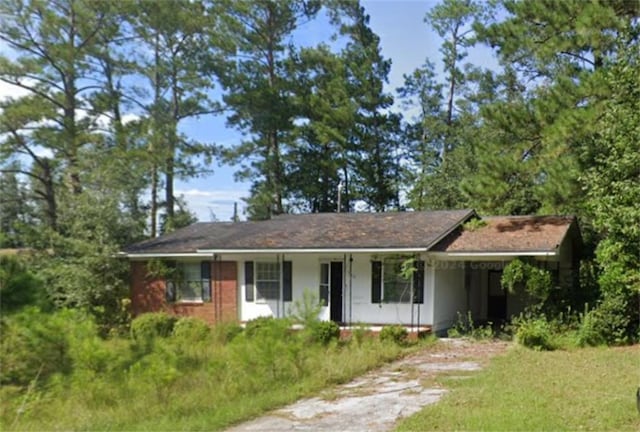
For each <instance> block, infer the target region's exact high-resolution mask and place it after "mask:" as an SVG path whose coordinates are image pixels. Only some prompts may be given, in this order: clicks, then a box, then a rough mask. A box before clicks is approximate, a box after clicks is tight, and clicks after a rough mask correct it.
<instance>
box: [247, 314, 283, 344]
mask: <svg viewBox="0 0 640 432" xmlns="http://www.w3.org/2000/svg"><path fill="white" fill-rule="evenodd" d="M244 334H245V335H246V336H247V337H248V338H253V337H256V336H266V335H268V336H270V337H275V338H277V339H285V338H286V337H287V336H289V335H290V334H291V322H290V321H289V320H288V319H286V318H273V317H258V318H255V319H252V320H250V321H248V322H247V324H246V326H245V329H244Z"/></svg>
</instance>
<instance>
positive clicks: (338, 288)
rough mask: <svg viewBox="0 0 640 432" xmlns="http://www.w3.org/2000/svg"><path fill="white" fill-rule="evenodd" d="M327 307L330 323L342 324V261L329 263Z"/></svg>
mask: <svg viewBox="0 0 640 432" xmlns="http://www.w3.org/2000/svg"><path fill="white" fill-rule="evenodd" d="M329 274H330V286H329V292H330V297H329V306H330V308H329V309H330V318H331V321H334V322H337V323H341V322H342V291H343V290H342V261H332V262H331V272H330V273H329Z"/></svg>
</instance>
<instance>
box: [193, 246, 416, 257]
mask: <svg viewBox="0 0 640 432" xmlns="http://www.w3.org/2000/svg"><path fill="white" fill-rule="evenodd" d="M426 251H427V248H426V247H389V248H384V247H379V248H273V249H269V248H262V249H199V250H198V252H199V253H205V254H208V255H211V254H219V255H222V254H269V253H280V254H282V253H286V254H296V253H302V254H307V253H420V252H426Z"/></svg>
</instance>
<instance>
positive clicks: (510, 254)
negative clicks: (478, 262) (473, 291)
mask: <svg viewBox="0 0 640 432" xmlns="http://www.w3.org/2000/svg"><path fill="white" fill-rule="evenodd" d="M429 255H432V256H434V257H436V258H455V259H460V258H469V259H474V258H475V259H478V258H501V257H503V258H515V257H520V256H536V257H556V256H558V252H557V251H483V252H480V251H478V252H472V251H461V252H429Z"/></svg>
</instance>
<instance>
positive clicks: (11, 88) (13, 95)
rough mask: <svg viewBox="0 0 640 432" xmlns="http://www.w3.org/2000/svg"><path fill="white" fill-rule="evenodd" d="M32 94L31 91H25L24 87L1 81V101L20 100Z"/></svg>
mask: <svg viewBox="0 0 640 432" xmlns="http://www.w3.org/2000/svg"><path fill="white" fill-rule="evenodd" d="M30 93H31V92H30V91H29V90H25V89H23V88H22V87H18V86H15V85H13V84H9V83H6V82H4V81H0V101H3V100H6V99H18V98H21V97H23V96H27V95H29V94H30Z"/></svg>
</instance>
